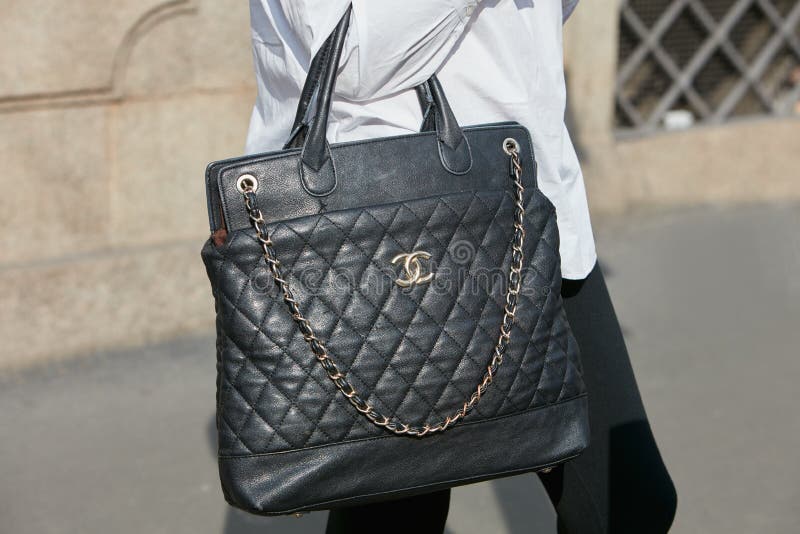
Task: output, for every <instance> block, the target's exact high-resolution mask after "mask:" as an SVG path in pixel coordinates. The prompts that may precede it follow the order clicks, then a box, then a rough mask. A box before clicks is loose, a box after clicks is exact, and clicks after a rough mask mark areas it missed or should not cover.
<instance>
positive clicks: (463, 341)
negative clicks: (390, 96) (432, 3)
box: [202, 11, 589, 514]
mask: <svg viewBox="0 0 800 534" xmlns="http://www.w3.org/2000/svg"><path fill="white" fill-rule="evenodd" d="M348 21H349V11H348V13H346V14H345V16H344V17H343V19H342V21H341V22H340V23H339V25H338V26H337V27H336V29H335V30H334V32H333V34H332V35H331V37H330V38H329V39H328V41H327V42H326V43H325V45H324V46H323V48H322V50H321V51H320V53H319V54H318V55H317V57H316V58H315V59H314V61H313V63H312V65H311V69H310V71H309V76H308V80H307V82H306V85H305V87H304V89H303V92H302V95H301V99H300V105H299V109H298V113H297V120H296V125H295V127H294V128H293V131H292V132H291V135H290V140H289V142H288V143H287V145H286V147H285V148H284V149H283V150H280V151H277V152H270V153H266V154H259V155H253V156H247V157H242V158H236V159H229V160H225V161H218V162H214V163H212V164H210V165H209V167H208V170H207V176H206V179H207V184H206V185H207V192H208V208H209V214H210V220H211V228H212V236H211V238H210V239H209V240H208V242H207V243H206V244H205V246H204V248H203V251H202V256H203V261H204V262H205V266H206V269H207V272H208V277H209V279H210V280H211V287H212V291H213V294H214V298H215V302H216V312H217V323H216V324H217V372H218V374H217V376H218V378H217V419H216V421H217V429H218V434H219V472H220V478H221V481H222V488H223V492H224V495H225V498H226V499H227V501H228V502H229V503H231V504H232V505H234V506H237V507H239V508H243V509H245V510H248V511H251V512H254V513H259V514H288V513H296V512H300V511H305V510H317V509H328V508H335V507H338V506H345V505H354V504H361V503H366V502H371V501H377V500H385V499H391V498H397V497H403V496H408V495H413V494H419V493H426V492H430V491H434V490H437V489H441V488H446V487H452V486H457V485H460V484H467V483H470V482H477V481H480V480H486V479H491V478H497V477H503V476H507V475H513V474H517V473H523V472H527V471H541V470H547V469H548V468H549V467H551V466H553V465H555V464H558V463H560V462H564V461H565V460H568V459H569V458H572V457H574V456H576V455H577V454H579V453H580V452H581V450H582V449H584V448H585V446H586V445H587V442H588V433H589V429H588V421H587V401H586V392H585V388H584V384H583V380H582V377H581V364H580V361H579V353H578V346H577V344H576V342H575V339H574V338H573V336H572V333H571V331H570V328H569V325H568V323H567V319H566V316H565V313H564V310H563V306H562V301H561V295H560V288H561V274H560V259H559V254H558V229H557V226H556V215H555V211H554V208H553V206H552V204H551V203H550V202H549V201H548V200H547V198H546V197H545V196H543V195H542V193H541V192H540V191H539V190H538V189H537V187H536V163H535V161H534V154H533V147H532V145H531V141H530V137H529V133H528V131H527V130H526V129H525V128H524V127H523V126H521V125H520V124H518V123H516V122H502V123H493V124H482V125H476V126H469V127H464V128H462V127H460V126H459V125H458V124H457V122H456V120H455V117H454V116H453V113H452V111H451V109H450V107H449V105H448V103H447V100H446V99H445V96H444V93H443V92H442V88H441V85H440V84H439V82H438V80H437V79H436V78H435V77H433V78H431V79H430V80H428V81H427V82H426V83H425V84H423V85H422V86H420V87H419V88H417V92H418V95H419V97H420V102H421V104H422V105H423V110H424V120H423V125H422V131H421V132H420V133H418V134H412V135H401V136H395V137H387V138H378V139H369V140H363V141H355V142H346V143H337V144H333V145H329V144H328V143H327V141H326V139H325V132H326V128H327V123H328V112H329V109H330V105H331V98H332V93H333V87H334V82H335V78H336V71H337V69H336V66H337V65H338V63H339V59H340V55H341V52H342V47H343V43H344V38H345V34H346V32H347V24H348ZM312 101H313V102H315V103H316V105H315V106H311V103H312ZM312 107H313V109H314V111H313V113H309V112H308V110H309V109H310V108H312ZM307 115H310V116H311V119H308V120H307V119H306V116H307Z"/></svg>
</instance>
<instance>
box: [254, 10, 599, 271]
mask: <svg viewBox="0 0 800 534" xmlns="http://www.w3.org/2000/svg"><path fill="white" fill-rule="evenodd" d="M351 3H352V5H353V14H352V19H351V22H350V29H349V32H348V35H347V39H346V43H345V49H344V52H343V54H342V61H341V64H340V73H339V77H338V78H337V81H336V88H335V94H334V100H333V104H332V109H331V116H330V122H329V126H328V141H329V142H331V143H335V142H340V141H350V140H355V139H365V138H370V137H384V136H391V135H400V134H407V133H410V132H417V131H419V127H420V123H421V121H422V113H421V110H420V106H419V103H418V100H417V96H416V94H415V91H414V89H413V88H414V87H415V86H416V85H419V84H420V83H422V82H424V81H425V80H426V79H428V78H429V77H430V76H431V75H432V74H433V73H437V75H438V77H439V80H440V81H441V84H442V87H443V88H444V90H445V93H446V94H447V98H448V101H449V102H450V105H451V107H452V108H453V112H454V113H455V116H456V118H457V119H458V121H459V123H460V124H461V125H470V124H480V123H488V122H497V121H505V120H515V121H517V122H519V123H521V124H522V125H524V126H526V127H527V128H528V129H529V130H530V132H531V136H532V138H533V145H534V150H535V152H536V159H537V162H538V165H539V182H538V183H539V188H540V189H541V190H542V192H543V193H544V194H545V195H546V196H547V197H548V198H549V199H550V200H551V201H552V202H553V204H554V205H555V207H556V214H557V217H558V227H559V234H560V237H561V250H560V252H561V261H562V274H563V276H564V277H565V278H571V279H580V278H584V277H586V275H587V274H588V273H589V271H591V269H592V267H593V266H594V264H595V261H596V254H595V247H594V238H593V236H592V228H591V223H590V220H589V210H588V206H587V203H586V192H585V189H584V184H583V175H582V174H581V169H580V165H579V163H578V158H577V156H576V154H575V149H574V148H573V146H572V141H571V140H570V137H569V133H568V132H567V129H566V127H565V125H564V110H565V104H566V89H565V84H564V68H563V47H562V33H561V32H562V22H563V20H565V19H566V17H567V16H569V14H570V13H571V11H572V9H573V8H574V6H575V4H576V3H577V0H562V1H561V2H559V1H558V0H497V1H491V2H484V1H483V0H353V1H352V2H351V0H283V1H276V0H250V16H251V25H252V40H253V52H254V60H255V70H256V77H257V82H258V97H257V100H256V104H255V107H254V109H253V115H252V119H251V122H250V129H249V132H248V138H247V147H246V151H247V153H248V154H252V153H258V152H266V151H269V150H276V149H279V148H281V147H282V145H283V143H284V142H285V141H286V139H287V137H288V135H289V130H290V128H291V125H292V121H293V119H294V114H295V110H296V107H297V102H298V99H299V95H300V90H301V88H302V86H303V82H304V81H305V77H306V72H307V70H308V66H309V64H310V62H311V58H312V57H313V55H314V54H315V53H316V52H317V50H319V49H320V47H321V46H322V44H323V43H324V41H325V40H326V39H327V37H328V35H330V33H331V32H332V31H333V28H334V27H335V26H336V24H337V22H338V21H339V19H340V18H341V17H342V15H343V14H344V12H345V10H346V9H347V6H348V5H349V4H351Z"/></svg>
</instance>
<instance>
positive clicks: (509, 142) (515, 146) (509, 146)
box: [503, 137, 519, 156]
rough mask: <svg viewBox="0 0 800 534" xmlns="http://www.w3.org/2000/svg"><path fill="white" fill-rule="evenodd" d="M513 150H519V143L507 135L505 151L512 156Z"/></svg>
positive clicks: (504, 140) (504, 145)
mask: <svg viewBox="0 0 800 534" xmlns="http://www.w3.org/2000/svg"><path fill="white" fill-rule="evenodd" d="M512 151H516V152H519V143H517V140H516V139H514V138H513V137H506V138H505V139H503V152H505V153H506V154H508V155H509V156H510V155H511V152H512Z"/></svg>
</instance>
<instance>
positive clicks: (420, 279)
mask: <svg viewBox="0 0 800 534" xmlns="http://www.w3.org/2000/svg"><path fill="white" fill-rule="evenodd" d="M430 258H431V255H430V254H429V253H427V252H425V251H424V250H417V251H415V252H409V253H405V254H398V255H397V256H395V257H394V258H392V264H393V265H396V264H397V263H398V262H400V261H402V262H403V275H404V276H405V277H404V278H398V279H397V280H396V282H397V285H398V286H400V287H411V286H413V285H414V284H416V285H420V284H425V283H427V282H430V281H431V280H433V273H428V274H426V275H425V276H422V266H421V265H420V264H419V260H420V259H423V260H429V259H430Z"/></svg>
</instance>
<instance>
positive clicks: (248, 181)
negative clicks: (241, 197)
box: [236, 174, 258, 193]
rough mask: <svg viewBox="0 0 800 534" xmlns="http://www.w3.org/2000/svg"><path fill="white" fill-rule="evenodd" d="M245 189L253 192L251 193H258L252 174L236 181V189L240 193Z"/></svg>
mask: <svg viewBox="0 0 800 534" xmlns="http://www.w3.org/2000/svg"><path fill="white" fill-rule="evenodd" d="M245 187H249V188H250V189H252V190H253V193H255V192H256V191H258V180H256V177H255V176H253V175H252V174H243V175H241V176H240V177H239V179H238V180H236V189H238V190H239V192H240V193H244V190H245Z"/></svg>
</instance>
